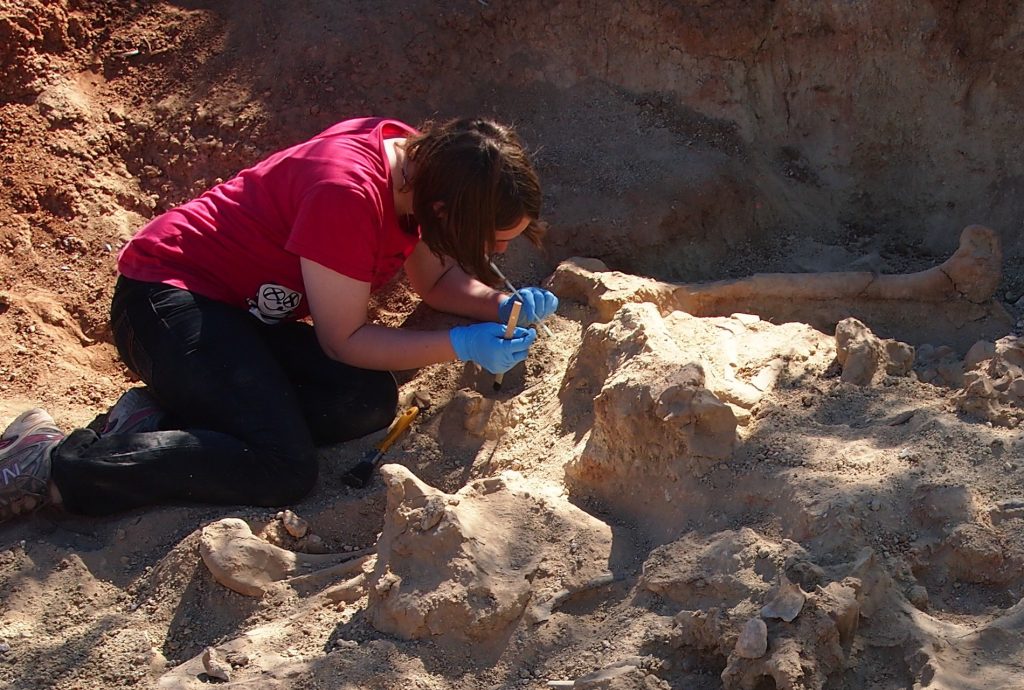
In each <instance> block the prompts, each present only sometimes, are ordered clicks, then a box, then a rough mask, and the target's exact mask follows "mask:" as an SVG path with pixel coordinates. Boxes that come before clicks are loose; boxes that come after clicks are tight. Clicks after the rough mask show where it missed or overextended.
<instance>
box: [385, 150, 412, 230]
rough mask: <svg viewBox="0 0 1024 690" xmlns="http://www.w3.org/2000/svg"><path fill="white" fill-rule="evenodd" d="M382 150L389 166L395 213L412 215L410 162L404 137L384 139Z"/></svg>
mask: <svg viewBox="0 0 1024 690" xmlns="http://www.w3.org/2000/svg"><path fill="white" fill-rule="evenodd" d="M384 151H385V153H387V156H388V165H389V166H390V167H391V193H392V196H393V197H394V202H395V214H396V215H398V216H408V215H412V212H413V205H412V186H411V185H410V184H409V180H410V179H411V175H412V169H411V168H412V164H411V163H410V162H409V160H408V158H407V157H406V155H405V139H385V140H384Z"/></svg>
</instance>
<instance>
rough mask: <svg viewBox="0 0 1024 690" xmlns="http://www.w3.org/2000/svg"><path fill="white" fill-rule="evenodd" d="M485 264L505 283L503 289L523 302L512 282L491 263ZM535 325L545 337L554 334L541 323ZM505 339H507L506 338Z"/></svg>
mask: <svg viewBox="0 0 1024 690" xmlns="http://www.w3.org/2000/svg"><path fill="white" fill-rule="evenodd" d="M487 263H489V264H490V265H491V268H492V269H493V270H494V272H495V273H497V274H498V277H499V278H501V279H502V280H503V281H505V287H507V288H508V289H509V290H511V291H512V294H513V295H515V296H516V297H518V298H519V300H520V301H523V296H522V295H520V294H519V290H516V286H515V285H513V284H512V281H510V280H509V279H508V278H506V277H505V274H504V273H502V272H501V270H500V269H499V268H498V267H497V266H495V265H494V262H493V261H488V262H487ZM537 325H538V326H540V327H541V328H543V329H544V334H545V335H547V336H549V337H550V336H553V335H554V333H552V332H551V329H550V328H548V327H547V326H545V325H544V322H543V321H538V322H537ZM505 337H506V338H507V337H508V336H505Z"/></svg>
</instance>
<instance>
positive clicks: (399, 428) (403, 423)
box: [377, 405, 420, 453]
mask: <svg viewBox="0 0 1024 690" xmlns="http://www.w3.org/2000/svg"><path fill="white" fill-rule="evenodd" d="M419 411H420V408H418V407H416V406H415V405H413V406H412V407H410V408H409V409H408V410H406V411H405V412H403V413H402V414H401V416H399V418H398V419H397V420H395V423H394V424H392V425H391V431H389V432H388V435H387V436H385V437H384V440H383V441H381V442H380V443H378V444H377V450H379V451H380V452H381V453H384V452H386V451H387V449H388V448H390V447H391V444H392V443H394V442H395V440H396V439H397V438H398V437H399V436H401V435H402V432H403V431H405V430H406V429H408V428H409V425H410V424H412V420H414V419H416V415H417V414H419Z"/></svg>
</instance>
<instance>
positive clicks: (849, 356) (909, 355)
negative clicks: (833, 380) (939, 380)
mask: <svg viewBox="0 0 1024 690" xmlns="http://www.w3.org/2000/svg"><path fill="white" fill-rule="evenodd" d="M836 359H837V360H839V365H840V366H841V367H842V369H843V373H842V380H843V381H845V382H847V383H853V384H856V385H858V386H869V385H871V384H872V383H875V382H876V381H877V380H878V379H879V378H880V377H881V376H882V375H884V374H888V375H890V376H906V375H907V374H908V373H909V372H910V369H911V368H912V367H913V364H914V348H913V347H912V346H910V345H907V344H906V343H901V342H897V341H895V340H883V339H881V338H878V337H877V336H875V334H874V333H872V332H871V329H869V328H868V327H867V326H865V325H864V324H863V323H861V322H860V321H858V320H857V319H854V318H848V319H843V320H842V321H840V322H839V323H838V324H837V325H836Z"/></svg>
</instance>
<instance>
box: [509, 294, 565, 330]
mask: <svg viewBox="0 0 1024 690" xmlns="http://www.w3.org/2000/svg"><path fill="white" fill-rule="evenodd" d="M519 295H520V296H521V297H522V299H519V297H517V296H516V295H509V296H508V297H506V298H505V299H503V300H501V304H500V305H499V306H498V319H499V320H500V321H501V323H506V322H507V321H508V317H509V316H511V315H512V303H513V302H522V304H523V306H522V308H521V309H520V311H519V321H518V322H517V325H520V326H522V325H526V324H529V323H539V322H540V321H543V320H544V319H546V318H547V317H549V316H551V315H552V314H554V313H555V310H556V309H558V298H557V297H555V295H554V293H551V292H548V291H547V290H544V289H543V288H537V287H527V288H520V290H519Z"/></svg>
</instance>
